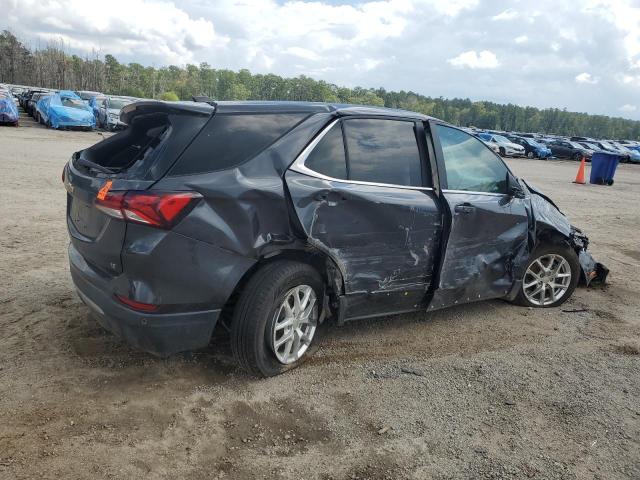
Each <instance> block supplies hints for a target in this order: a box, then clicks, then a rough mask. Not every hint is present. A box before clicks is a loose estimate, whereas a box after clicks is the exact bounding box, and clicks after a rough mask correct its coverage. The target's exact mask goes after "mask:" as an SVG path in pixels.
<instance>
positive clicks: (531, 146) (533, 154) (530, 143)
mask: <svg viewBox="0 0 640 480" xmlns="http://www.w3.org/2000/svg"><path fill="white" fill-rule="evenodd" d="M509 140H511V141H512V142H513V143H517V144H518V145H521V146H523V147H524V152H525V155H526V156H527V158H542V159H546V158H549V157H551V149H550V148H549V147H547V146H546V145H543V144H542V143H539V142H536V141H535V139H533V138H530V137H519V136H517V135H510V136H509Z"/></svg>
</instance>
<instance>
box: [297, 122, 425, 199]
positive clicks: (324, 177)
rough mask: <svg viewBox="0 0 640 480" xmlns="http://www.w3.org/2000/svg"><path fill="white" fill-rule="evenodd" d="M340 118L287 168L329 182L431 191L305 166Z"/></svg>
mask: <svg viewBox="0 0 640 480" xmlns="http://www.w3.org/2000/svg"><path fill="white" fill-rule="evenodd" d="M340 120H341V119H339V118H338V119H336V120H334V121H333V122H331V123H330V124H329V125H328V126H327V127H325V128H324V130H322V131H321V132H320V133H319V134H318V135H316V138H314V139H313V140H312V141H311V143H309V145H307V146H306V147H305V149H304V150H302V152H300V155H298V157H297V158H296V159H295V160H294V162H293V163H292V164H291V166H290V167H289V170H292V171H294V172H298V173H302V174H303V175H308V176H310V177H315V178H319V179H321V180H327V181H330V182H340V183H348V184H352V185H367V186H371V187H390V188H400V189H404V190H421V191H427V192H432V191H433V188H432V187H414V186H409V185H397V184H394V183H377V182H365V181H362V180H347V179H344V178H334V177H329V176H328V175H324V174H322V173H320V172H316V171H315V170H311V169H310V168H309V167H307V166H306V165H305V164H304V162H305V161H306V160H307V158H308V157H309V155H310V154H311V152H312V151H313V149H314V148H315V147H316V146H317V145H318V143H320V141H321V140H322V139H323V138H324V136H325V135H326V134H327V133H328V132H329V130H331V129H332V128H333V127H334V126H335V125H336V124H337V123H339V122H340ZM412 121H413V120H412Z"/></svg>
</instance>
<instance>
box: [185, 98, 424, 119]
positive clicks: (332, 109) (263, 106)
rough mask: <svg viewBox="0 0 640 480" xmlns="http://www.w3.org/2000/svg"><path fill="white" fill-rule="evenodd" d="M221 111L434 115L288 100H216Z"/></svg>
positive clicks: (416, 116) (404, 115) (402, 115)
mask: <svg viewBox="0 0 640 480" xmlns="http://www.w3.org/2000/svg"><path fill="white" fill-rule="evenodd" d="M175 103H178V104H189V103H191V104H193V103H194V102H175ZM215 105H216V109H217V111H218V112H220V113H278V112H283V113H284V112H290V113H291V112H308V113H336V114H338V115H344V116H350V115H372V116H384V117H399V118H412V119H416V120H429V119H432V117H429V116H427V115H423V114H421V113H417V112H410V111H408V110H398V109H394V108H386V107H373V106H367V105H353V104H345V103H325V102H286V101H275V102H273V101H271V102H270V101H220V102H215Z"/></svg>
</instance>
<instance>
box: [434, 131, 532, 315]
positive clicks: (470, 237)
mask: <svg viewBox="0 0 640 480" xmlns="http://www.w3.org/2000/svg"><path fill="white" fill-rule="evenodd" d="M432 125H433V127H434V130H435V134H434V144H435V146H436V152H437V155H438V154H439V158H438V171H439V174H440V179H441V185H442V187H443V196H444V198H445V200H446V202H447V204H448V207H449V213H450V217H449V218H450V229H449V235H448V239H447V240H446V251H445V254H444V258H443V261H442V267H441V271H440V282H439V285H438V289H437V290H436V291H435V295H434V298H433V300H432V302H431V304H430V306H429V308H430V309H438V308H443V307H447V306H449V305H453V304H456V303H467V302H471V301H474V300H482V299H489V298H501V297H505V296H506V295H507V294H508V293H509V292H510V291H511V288H512V286H513V285H514V284H515V282H516V281H520V280H521V279H520V275H521V272H520V269H521V267H522V265H523V264H524V262H526V260H527V257H528V226H529V219H528V215H527V210H526V203H525V200H524V198H519V197H520V195H514V192H509V191H508V189H509V184H510V182H509V176H510V175H511V173H510V172H509V170H508V168H507V167H506V165H505V164H504V162H503V161H502V159H500V158H499V157H498V156H497V155H495V154H494V153H493V152H492V151H491V150H490V149H489V148H488V147H487V146H486V145H484V144H483V143H482V142H480V141H479V140H478V139H476V138H475V137H473V136H471V135H469V134H467V133H466V132H464V131H462V130H458V129H457V128H453V127H450V126H445V125H442V124H432Z"/></svg>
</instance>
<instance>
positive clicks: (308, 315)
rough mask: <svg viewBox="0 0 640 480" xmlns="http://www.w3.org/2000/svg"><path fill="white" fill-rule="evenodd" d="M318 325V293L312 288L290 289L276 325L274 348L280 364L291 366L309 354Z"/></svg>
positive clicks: (276, 313)
mask: <svg viewBox="0 0 640 480" xmlns="http://www.w3.org/2000/svg"><path fill="white" fill-rule="evenodd" d="M317 326H318V305H317V297H316V293H315V292H314V291H313V288H311V287H310V286H309V285H298V286H297V287H294V288H292V289H291V290H289V291H288V292H287V293H286V294H285V296H284V300H283V302H282V304H281V305H280V307H279V308H278V309H277V310H276V312H275V314H274V318H273V322H272V332H271V336H270V338H271V348H272V350H273V353H274V354H275V356H276V358H277V359H278V361H279V362H280V363H282V364H284V365H288V364H291V363H294V362H296V361H297V360H299V359H300V358H301V357H302V355H304V353H305V352H306V351H307V349H308V348H309V345H311V341H312V340H313V336H314V335H315V333H316V328H317Z"/></svg>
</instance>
